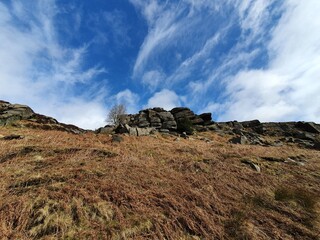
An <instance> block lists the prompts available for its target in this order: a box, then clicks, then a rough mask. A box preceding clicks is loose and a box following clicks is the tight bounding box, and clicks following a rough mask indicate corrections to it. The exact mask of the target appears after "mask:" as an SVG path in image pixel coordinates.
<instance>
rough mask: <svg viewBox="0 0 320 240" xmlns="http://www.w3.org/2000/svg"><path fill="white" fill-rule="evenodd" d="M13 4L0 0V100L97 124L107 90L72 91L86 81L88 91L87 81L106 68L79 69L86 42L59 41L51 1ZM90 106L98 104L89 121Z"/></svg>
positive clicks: (85, 124) (83, 124) (86, 124)
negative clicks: (68, 43) (80, 44)
mask: <svg viewBox="0 0 320 240" xmlns="http://www.w3.org/2000/svg"><path fill="white" fill-rule="evenodd" d="M12 6H13V7H11V8H10V7H8V5H5V4H3V3H0V32H1V35H0V98H1V99H4V100H8V101H11V102H14V103H23V104H28V105H30V106H31V107H32V108H33V109H34V110H35V111H37V112H40V113H43V114H47V115H50V116H52V117H55V118H57V119H58V120H59V121H63V120H66V121H67V122H68V123H76V124H77V123H79V126H81V127H85V128H91V127H96V126H97V125H98V123H97V122H98V121H99V119H100V120H102V118H101V114H99V112H100V110H101V109H103V104H102V100H101V99H103V97H104V96H105V95H106V93H107V92H106V91H104V90H103V91H102V90H101V91H99V92H98V94H97V95H96V96H95V97H93V98H88V97H87V96H83V95H82V96H79V95H78V94H76V92H75V91H74V89H75V88H77V85H79V84H87V85H88V92H90V90H91V87H90V86H91V85H93V84H92V83H91V80H92V79H94V78H95V77H96V76H97V75H99V74H101V73H103V72H104V71H105V70H104V69H102V68H99V67H92V68H83V62H84V58H85V55H86V52H87V47H88V46H87V45H84V46H83V47H80V48H66V47H63V46H62V45H61V44H60V42H61V41H60V39H59V34H58V31H57V29H56V26H55V18H56V17H57V14H59V9H58V7H57V6H56V4H55V1H53V0H51V1H32V2H29V1H28V3H27V2H25V1H14V2H12ZM79 104H80V105H79ZM81 105H83V107H81ZM91 106H95V107H97V116H96V117H95V120H93V121H92V122H91V120H92V116H91V115H92V114H91V113H92V111H93V110H91V109H90V108H91ZM61 109H68V110H69V111H63V113H62V111H60V110H61ZM101 112H102V111H101ZM100 124H101V125H102V124H103V121H101V123H100Z"/></svg>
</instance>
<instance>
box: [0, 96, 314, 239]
mask: <svg viewBox="0 0 320 240" xmlns="http://www.w3.org/2000/svg"><path fill="white" fill-rule="evenodd" d="M180 109H183V111H184V112H187V113H188V115H189V116H192V117H193V120H195V119H196V118H194V115H192V114H190V113H191V112H190V111H189V110H187V109H186V108H180ZM156 110H158V111H159V109H156ZM148 111H149V112H148ZM148 111H147V112H148V114H149V113H150V112H151V113H152V114H154V110H148ZM141 114H144V113H143V112H141V113H139V115H137V118H135V117H133V119H138V120H139V119H142V120H143V121H145V120H144V119H148V118H140V115H141ZM158 115H159V116H162V115H163V116H166V119H167V116H168V115H169V114H168V113H164V112H163V110H161V114H158ZM204 116H205V117H206V118H207V117H208V115H202V117H204ZM153 117H154V115H153ZM210 119H211V115H210ZM139 121H140V120H139ZM170 121H171V122H172V120H170ZM197 122H199V121H197ZM203 122H205V121H203ZM207 122H208V124H209V125H200V126H199V125H198V126H196V127H197V128H196V130H197V131H196V132H195V134H194V135H192V136H187V135H186V134H182V135H179V134H178V133H177V132H174V131H173V132H169V130H168V131H166V132H162V133H160V131H159V132H157V131H156V132H155V133H154V134H151V135H148V136H139V137H138V136H130V134H131V132H132V131H130V129H131V130H132V127H130V126H128V125H125V126H124V129H122V130H129V131H127V134H122V135H109V134H108V133H109V132H110V129H109V128H106V129H99V131H97V133H94V132H92V131H85V130H83V129H80V128H77V127H76V126H72V125H66V124H63V123H59V122H58V121H56V120H55V119H52V118H50V117H46V116H43V115H40V114H36V113H34V112H33V110H32V109H30V108H29V107H28V106H24V105H18V104H10V103H8V102H4V101H0V239H319V234H320V231H319V229H320V218H319V217H320V209H319V208H320V206H319V196H320V188H319V186H320V161H319V159H320V158H319V157H320V151H319V150H320V147H319V146H320V145H319V143H320V134H319V133H320V130H319V125H317V124H315V123H304V122H298V123H260V122H259V121H257V120H255V121H249V122H242V123H238V122H236V121H234V122H228V123H214V122H211V121H207ZM138 125H139V122H138ZM163 125H166V124H164V123H162V127H163ZM167 125H168V124H167ZM171 126H173V123H171ZM133 129H134V130H135V131H133V132H134V133H136V134H135V135H139V134H138V133H140V132H143V129H142V128H139V127H137V126H134V127H133ZM162 130H163V129H162ZM111 131H112V128H111ZM98 132H99V134H98ZM103 132H104V133H105V134H103ZM148 134H149V133H148Z"/></svg>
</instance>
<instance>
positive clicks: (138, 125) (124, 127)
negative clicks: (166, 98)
mask: <svg viewBox="0 0 320 240" xmlns="http://www.w3.org/2000/svg"><path fill="white" fill-rule="evenodd" d="M182 120H188V121H190V123H191V124H192V125H193V126H205V125H209V124H211V123H212V121H211V120H212V119H211V113H204V114H201V115H197V114H195V113H194V112H193V111H191V110H190V109H189V108H185V107H178V108H174V109H172V110H171V111H166V110H164V109H163V108H152V109H145V110H142V111H140V112H139V113H138V114H129V115H123V116H122V118H121V121H120V123H121V124H120V126H119V127H118V128H117V132H119V133H120V132H123V131H124V132H126V133H129V134H131V133H132V135H136V136H137V135H138V136H139V135H145V134H146V133H145V131H144V130H142V129H148V130H147V132H152V129H155V130H158V131H160V132H175V131H177V130H178V127H179V123H180V122H181V121H182ZM139 131H140V132H142V133H141V134H139ZM136 132H138V133H137V134H136Z"/></svg>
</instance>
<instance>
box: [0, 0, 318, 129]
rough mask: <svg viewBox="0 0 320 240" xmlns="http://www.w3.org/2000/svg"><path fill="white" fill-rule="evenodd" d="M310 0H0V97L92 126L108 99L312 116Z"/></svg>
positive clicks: (314, 67) (235, 114)
mask: <svg viewBox="0 0 320 240" xmlns="http://www.w3.org/2000/svg"><path fill="white" fill-rule="evenodd" d="M319 12H320V1H318V0H308V1H301V0H283V1H276V0H226V1H221V0H179V1H178V0H177V1H174V0H171V1H168V0H167V1H165V0H91V1H80V0H69V1H64V0H14V1H13V0H12V1H10V0H0V99H3V100H7V101H10V102H13V103H24V104H27V105H29V106H31V107H32V108H33V109H34V110H35V111H37V112H39V113H42V114H46V115H49V116H52V117H55V118H57V119H58V120H59V121H62V122H66V123H72V124H76V125H78V126H80V127H83V128H89V129H95V128H98V127H100V126H103V125H105V119H106V116H107V113H108V111H109V109H110V108H111V107H112V106H113V105H114V104H119V103H123V104H125V105H126V106H127V109H128V111H129V112H130V113H135V112H138V111H139V110H141V109H143V108H149V107H155V106H160V107H163V108H165V109H168V110H170V109H171V108H173V107H176V106H187V107H190V108H191V109H192V110H194V111H195V112H197V113H200V112H212V114H213V117H214V119H215V120H217V121H228V120H239V121H241V120H250V119H260V120H261V121H296V120H305V121H316V122H320V94H319V92H320V31H319V29H320V16H319Z"/></svg>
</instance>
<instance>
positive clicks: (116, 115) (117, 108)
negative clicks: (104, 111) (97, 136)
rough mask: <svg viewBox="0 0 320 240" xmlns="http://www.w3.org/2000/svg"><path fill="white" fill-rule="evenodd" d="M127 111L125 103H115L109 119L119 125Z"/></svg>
mask: <svg viewBox="0 0 320 240" xmlns="http://www.w3.org/2000/svg"><path fill="white" fill-rule="evenodd" d="M126 112H127V110H126V106H125V105H123V104H117V105H114V106H113V107H112V108H111V110H110V112H109V114H108V118H107V121H108V122H110V123H112V124H114V125H118V124H119V123H120V119H121V116H122V115H125V114H126Z"/></svg>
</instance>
